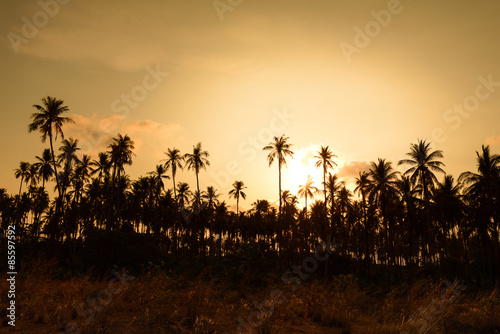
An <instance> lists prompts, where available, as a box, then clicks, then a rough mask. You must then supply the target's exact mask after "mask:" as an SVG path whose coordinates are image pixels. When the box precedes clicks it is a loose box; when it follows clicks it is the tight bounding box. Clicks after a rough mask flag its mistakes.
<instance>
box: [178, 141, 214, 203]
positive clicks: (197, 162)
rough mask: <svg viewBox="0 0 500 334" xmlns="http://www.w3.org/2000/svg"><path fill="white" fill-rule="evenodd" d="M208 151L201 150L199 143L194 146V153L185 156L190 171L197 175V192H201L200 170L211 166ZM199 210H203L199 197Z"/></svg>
mask: <svg viewBox="0 0 500 334" xmlns="http://www.w3.org/2000/svg"><path fill="white" fill-rule="evenodd" d="M209 156H210V154H208V152H207V151H203V150H202V148H201V143H198V144H197V145H196V146H193V153H186V154H185V155H184V159H185V160H186V166H187V169H188V170H194V172H195V174H196V190H197V192H198V193H199V192H200V182H199V179H198V174H199V173H200V169H202V168H203V169H206V168H207V167H206V166H210V161H208V159H207V158H208V157H209ZM198 208H201V203H200V199H199V197H198Z"/></svg>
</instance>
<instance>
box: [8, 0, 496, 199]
mask: <svg viewBox="0 0 500 334" xmlns="http://www.w3.org/2000/svg"><path fill="white" fill-rule="evenodd" d="M0 17H1V20H0V31H1V32H2V33H3V38H2V39H1V42H0V59H1V62H2V65H1V67H0V68H1V72H0V73H1V75H0V97H1V101H2V106H3V108H2V111H0V115H1V116H0V142H1V143H2V144H1V146H0V153H1V156H2V159H1V163H0V187H2V188H6V189H7V190H8V192H10V193H17V191H18V189H19V180H16V179H15V177H14V169H16V168H18V166H19V163H20V162H21V161H27V162H30V163H32V162H35V156H37V155H41V153H42V151H43V149H44V148H46V147H48V143H41V141H40V136H39V134H38V133H28V124H29V123H30V120H31V119H30V115H31V114H32V113H33V112H34V111H35V109H34V108H33V104H39V103H40V102H41V99H42V98H43V97H46V96H53V97H56V98H58V99H61V100H63V101H64V104H65V105H67V106H68V107H69V109H70V111H69V114H68V116H70V117H72V118H73V120H74V121H75V123H74V124H69V125H65V126H64V127H63V131H64V135H65V137H66V138H70V137H73V138H75V139H78V141H79V145H80V147H81V150H80V151H79V154H80V155H82V154H84V153H85V154H90V155H91V156H92V158H96V157H97V153H98V152H102V151H106V150H107V149H108V148H107V147H108V145H109V144H110V142H111V138H112V137H116V135H117V134H118V133H121V134H128V135H129V136H130V137H131V138H132V140H133V141H134V142H135V150H134V153H135V156H134V157H133V165H132V166H129V167H127V168H126V172H127V173H128V174H130V176H131V177H132V178H133V179H136V178H137V177H139V176H141V175H142V176H145V175H147V173H148V172H150V171H153V170H154V169H155V166H156V164H158V163H160V161H161V160H162V159H164V158H165V155H164V152H165V151H167V149H168V148H174V147H176V148H179V149H180V150H181V152H182V153H187V152H190V151H191V150H192V148H193V145H195V144H197V143H198V142H201V143H202V147H203V149H204V150H206V151H208V152H209V154H210V157H209V160H210V167H208V168H207V170H206V171H202V172H201V173H200V184H201V188H202V189H206V187H207V186H214V187H215V188H216V189H217V190H218V191H219V192H220V193H221V194H222V195H221V197H220V199H221V200H226V202H227V203H228V204H230V205H233V204H234V202H235V200H234V199H229V198H228V196H227V193H228V191H229V190H230V189H231V184H232V183H233V182H234V181H236V180H241V181H243V182H244V183H245V185H246V186H247V189H245V192H246V194H247V199H246V200H244V201H241V202H240V205H241V207H242V208H244V209H249V208H250V207H251V203H253V202H254V201H255V200H256V199H268V200H270V201H276V200H277V198H278V166H277V165H276V164H273V165H272V166H270V167H269V165H268V162H267V159H266V156H267V152H264V151H262V147H264V146H265V145H267V144H268V143H269V142H270V141H271V140H272V137H273V136H281V135H282V134H285V135H286V136H287V137H289V142H290V143H291V144H293V146H292V150H293V151H294V152H295V157H294V159H293V160H289V161H288V168H286V169H284V170H283V189H289V190H291V191H292V192H293V193H296V191H297V190H298V186H299V185H300V184H304V183H305V181H306V180H307V175H308V174H310V175H311V176H312V177H313V180H314V181H315V185H316V186H317V187H319V188H321V175H322V174H321V172H320V171H319V170H317V169H315V168H314V162H315V159H314V155H316V152H317V151H318V150H319V148H320V147H321V146H322V145H323V146H326V145H328V146H329V147H330V148H331V149H332V150H333V151H334V152H335V153H336V154H337V156H338V158H337V159H335V161H336V162H337V165H338V167H337V168H335V169H334V170H333V171H332V172H335V173H337V174H338V175H339V177H340V178H341V179H343V180H345V181H346V182H347V184H348V186H351V185H352V183H353V181H354V177H355V176H356V175H357V174H358V172H359V171H362V170H367V169H368V168H369V166H370V162H371V161H376V160H377V159H378V158H385V159H387V160H389V161H391V162H393V164H394V167H395V168H396V169H398V170H400V171H402V172H404V171H405V168H404V166H399V167H398V166H397V162H398V161H399V160H400V159H404V158H405V154H406V153H407V152H408V151H409V148H410V144H411V143H416V142H417V140H418V139H427V140H428V141H430V142H431V145H432V148H433V149H440V150H443V153H444V159H443V160H442V161H443V162H444V163H445V165H446V167H445V170H446V172H447V173H448V174H452V175H454V176H455V177H456V178H457V177H458V176H459V175H460V173H461V172H464V171H467V170H471V171H474V170H475V169H476V161H475V158H476V153H475V152H476V151H480V150H481V145H490V146H491V149H492V151H493V152H494V153H500V127H499V125H500V113H499V111H500V61H499V59H500V43H499V41H500V20H498V17H500V2H495V1H486V0H479V1H474V2H472V1H464V0H445V1H439V2H436V1H431V0H413V1H412V0H401V1H397V0H390V1H378V0H377V1H352V0H335V1H333V0H311V1H299V0H286V1H285V0H274V1H273V0H216V1H212V0H191V1H173V0H145V1H141V2H139V1H130V0H120V1H118V0H108V1H97V0H85V1H84V0H40V1H34V0H18V1H2V2H1V4H0ZM58 146H60V143H57V144H56V147H58ZM439 178H440V179H441V178H442V176H440V177H439ZM176 181H184V182H188V183H189V184H190V186H191V188H192V189H194V188H195V186H196V183H195V178H194V173H193V172H192V171H181V172H180V173H179V174H178V176H177V177H176ZM166 182H167V183H166V184H167V185H168V186H169V187H170V188H171V187H172V185H171V180H167V181H166ZM318 198H322V196H318Z"/></svg>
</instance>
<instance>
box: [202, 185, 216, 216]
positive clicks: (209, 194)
mask: <svg viewBox="0 0 500 334" xmlns="http://www.w3.org/2000/svg"><path fill="white" fill-rule="evenodd" d="M219 196H220V194H218V193H217V189H215V188H214V187H213V186H208V187H207V191H204V192H203V193H202V194H201V197H202V198H203V199H205V200H206V201H207V206H208V209H209V210H212V209H213V208H214V207H215V206H216V205H217V204H218V203H219V200H218V198H219Z"/></svg>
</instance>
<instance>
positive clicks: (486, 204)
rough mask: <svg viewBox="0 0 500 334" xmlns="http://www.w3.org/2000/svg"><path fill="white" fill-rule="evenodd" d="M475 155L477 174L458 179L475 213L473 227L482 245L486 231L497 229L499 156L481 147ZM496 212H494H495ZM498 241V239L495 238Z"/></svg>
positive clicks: (499, 195)
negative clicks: (480, 150)
mask: <svg viewBox="0 0 500 334" xmlns="http://www.w3.org/2000/svg"><path fill="white" fill-rule="evenodd" d="M476 155H477V171H478V172H477V173H473V172H465V173H462V174H461V175H460V177H459V179H458V181H459V182H460V183H462V184H463V185H464V195H465V197H466V199H467V200H468V202H469V203H470V204H471V206H472V207H473V210H474V211H475V218H476V219H475V222H474V225H475V226H474V227H475V228H476V229H477V231H478V233H479V235H480V237H481V240H482V242H483V245H486V244H487V242H488V241H489V239H490V238H489V234H488V229H489V227H490V226H489V225H490V224H492V222H493V223H494V224H495V225H497V226H491V230H492V231H495V230H497V227H498V221H496V222H495V220H496V219H498V210H499V209H498V207H499V206H500V190H499V189H500V156H499V155H496V154H491V153H490V147H489V146H484V145H483V146H482V153H481V154H480V153H479V152H476ZM495 211H496V212H495ZM496 239H497V241H498V237H497V238H496Z"/></svg>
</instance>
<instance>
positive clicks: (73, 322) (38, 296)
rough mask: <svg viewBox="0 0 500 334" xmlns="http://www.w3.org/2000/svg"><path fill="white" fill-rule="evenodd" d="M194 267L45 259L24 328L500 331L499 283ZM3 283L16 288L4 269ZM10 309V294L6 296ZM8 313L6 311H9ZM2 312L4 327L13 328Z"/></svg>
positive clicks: (28, 275) (25, 307) (20, 294)
mask: <svg viewBox="0 0 500 334" xmlns="http://www.w3.org/2000/svg"><path fill="white" fill-rule="evenodd" d="M217 270H218V272H217V273H216V274H214V271H215V269H213V268H212V269H205V270H201V271H200V272H198V273H196V274H193V273H192V272H190V273H186V274H185V275H184V274H179V273H175V274H172V273H171V272H170V273H169V272H168V271H166V270H163V269H159V268H156V267H153V268H150V270H148V271H147V272H144V273H142V274H140V275H139V274H137V275H136V276H132V275H130V274H128V273H127V272H126V271H123V270H122V268H118V267H116V268H115V271H113V273H111V272H108V273H107V274H105V275H101V276H100V277H96V276H95V275H90V274H88V275H87V276H79V277H73V278H69V279H61V278H58V277H57V276H58V275H57V266H55V265H54V264H53V263H50V262H42V261H39V262H38V263H36V264H32V265H30V268H27V269H25V270H24V272H23V274H22V275H18V278H17V286H16V291H17V296H16V308H17V309H16V313H17V318H16V328H15V331H16V332H18V333H60V332H65V333H125V334H126V333H238V332H241V333H250V332H252V333H388V334H389V333H500V316H499V315H500V292H499V291H498V289H493V290H487V291H484V290H483V291H478V290H477V289H475V290H474V289H473V288H472V287H466V286H464V285H460V284H458V282H455V283H453V282H448V281H439V282H436V281H431V280H419V281H416V282H414V283H412V284H399V285H394V286H392V287H390V288H388V289H383V288H381V287H377V286H375V285H373V284H368V283H366V282H363V281H360V280H359V279H357V278H356V277H354V276H352V275H340V276H336V277H334V279H333V280H332V281H329V282H328V283H325V282H323V281H322V280H321V279H312V278H309V279H306V280H301V279H299V278H298V277H297V276H295V277H296V279H295V280H289V283H288V284H285V283H283V281H282V280H281V277H280V275H276V274H266V275H264V276H263V278H261V279H259V280H258V282H256V281H255V280H252V277H253V276H252V274H250V273H249V274H248V275H242V276H241V280H240V281H239V282H234V281H231V280H229V279H225V278H224V277H225V273H224V270H222V269H220V268H219V269H217ZM0 287H1V289H2V291H7V290H8V285H7V281H6V279H5V277H4V278H2V280H1V283H0ZM1 307H2V309H4V310H5V309H6V307H7V305H6V298H2V304H1ZM4 319H6V318H5V317H4ZM8 327H10V326H8V324H7V320H4V322H3V324H2V327H1V330H0V332H10V330H11V329H13V328H10V329H9V328H8Z"/></svg>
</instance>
